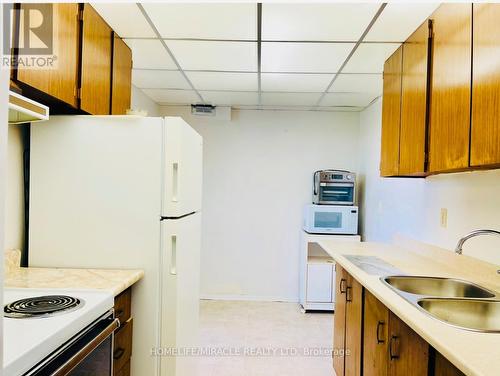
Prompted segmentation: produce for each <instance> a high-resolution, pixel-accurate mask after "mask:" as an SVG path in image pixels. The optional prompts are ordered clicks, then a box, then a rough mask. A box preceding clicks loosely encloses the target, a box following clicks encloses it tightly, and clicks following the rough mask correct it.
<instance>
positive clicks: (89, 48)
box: [80, 4, 112, 115]
mask: <svg viewBox="0 0 500 376" xmlns="http://www.w3.org/2000/svg"><path fill="white" fill-rule="evenodd" d="M111 43H112V30H111V28H110V27H109V26H108V25H107V24H106V22H104V20H103V19H102V18H101V16H99V14H97V12H96V11H95V10H94V8H92V7H91V6H90V5H89V4H84V8H83V30H82V63H81V66H82V69H81V86H80V88H81V93H80V95H81V97H80V108H81V109H82V110H84V111H86V112H88V113H90V114H93V115H107V114H109V113H110V100H111V47H112V46H111Z"/></svg>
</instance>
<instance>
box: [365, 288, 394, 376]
mask: <svg viewBox="0 0 500 376" xmlns="http://www.w3.org/2000/svg"><path fill="white" fill-rule="evenodd" d="M364 299H365V304H364V309H363V312H364V315H363V322H364V324H363V375H364V376H382V375H383V376H386V375H387V369H388V367H387V366H388V359H389V358H388V354H389V347H388V346H389V339H388V331H389V330H388V328H389V310H388V309H387V307H386V306H384V305H383V304H382V303H381V302H380V301H379V300H378V299H377V298H375V297H374V296H373V295H372V294H371V293H370V292H368V291H365V298H364Z"/></svg>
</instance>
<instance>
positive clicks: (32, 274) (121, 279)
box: [4, 267, 144, 296]
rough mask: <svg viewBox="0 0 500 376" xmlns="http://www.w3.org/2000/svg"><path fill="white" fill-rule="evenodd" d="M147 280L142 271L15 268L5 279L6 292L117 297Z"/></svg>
mask: <svg viewBox="0 0 500 376" xmlns="http://www.w3.org/2000/svg"><path fill="white" fill-rule="evenodd" d="M143 276H144V271H143V270H140V269H117V270H114V269H68V268H31V267H30V268H19V267H18V268H15V269H11V270H9V272H8V273H6V275H5V279H4V287H6V288H36V289H45V288H67V289H99V290H106V291H109V292H112V293H113V294H114V295H115V296H116V295H118V294H119V293H121V292H122V291H124V290H126V289H127V288H128V287H130V286H132V285H133V284H134V283H136V282H137V281H139V280H140V279H141V278H142V277H143Z"/></svg>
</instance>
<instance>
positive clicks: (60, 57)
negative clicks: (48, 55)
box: [14, 3, 79, 108]
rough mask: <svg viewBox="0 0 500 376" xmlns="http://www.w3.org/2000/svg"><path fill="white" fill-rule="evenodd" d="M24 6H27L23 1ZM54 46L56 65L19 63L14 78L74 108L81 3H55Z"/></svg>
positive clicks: (75, 105) (19, 82) (76, 101)
mask: <svg viewBox="0 0 500 376" xmlns="http://www.w3.org/2000/svg"><path fill="white" fill-rule="evenodd" d="M20 6H21V9H23V7H26V5H25V4H21V5H20ZM53 28H54V38H53V48H54V55H55V56H57V60H56V66H55V69H33V68H30V67H25V66H23V65H20V66H19V67H18V68H17V70H14V79H15V80H16V81H17V82H16V83H17V84H20V85H21V86H24V85H28V86H29V87H32V88H35V89H37V90H40V91H41V92H44V93H46V94H48V95H50V96H51V97H54V98H56V99H58V100H60V101H62V102H64V103H66V104H68V105H70V106H72V107H74V108H77V106H78V98H77V88H78V60H79V44H78V43H79V42H78V33H79V22H78V4H63V3H57V4H53Z"/></svg>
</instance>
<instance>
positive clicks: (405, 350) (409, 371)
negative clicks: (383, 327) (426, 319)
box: [389, 312, 429, 376]
mask: <svg viewBox="0 0 500 376" xmlns="http://www.w3.org/2000/svg"><path fill="white" fill-rule="evenodd" d="M428 368H429V344H428V343H427V342H425V341H424V340H423V339H422V338H421V337H420V336H419V335H418V334H417V333H415V332H414V331H413V330H412V329H411V328H410V327H409V326H408V325H406V324H405V323H404V322H403V321H402V320H400V319H399V318H398V317H397V316H396V315H395V314H393V313H392V312H390V313H389V375H391V376H392V375H393V376H401V375H412V376H427V374H428Z"/></svg>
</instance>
